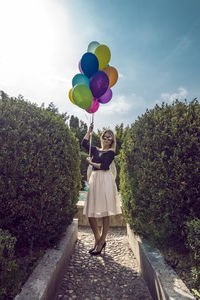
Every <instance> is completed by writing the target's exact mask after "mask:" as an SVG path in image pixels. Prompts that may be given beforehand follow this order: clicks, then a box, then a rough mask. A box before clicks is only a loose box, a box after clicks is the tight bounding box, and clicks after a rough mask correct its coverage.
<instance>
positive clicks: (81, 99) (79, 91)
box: [72, 84, 93, 109]
mask: <svg viewBox="0 0 200 300" xmlns="http://www.w3.org/2000/svg"><path fill="white" fill-rule="evenodd" d="M72 98H73V100H74V102H75V104H76V105H77V106H79V107H81V108H83V109H90V107H91V106H92V101H93V95H92V92H91V90H90V88H89V87H88V86H86V85H84V84H77V85H75V87H74V88H73V90H72Z"/></svg>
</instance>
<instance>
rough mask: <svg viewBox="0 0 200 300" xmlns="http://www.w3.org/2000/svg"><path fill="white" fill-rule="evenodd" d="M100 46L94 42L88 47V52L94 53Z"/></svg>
mask: <svg viewBox="0 0 200 300" xmlns="http://www.w3.org/2000/svg"><path fill="white" fill-rule="evenodd" d="M99 45H100V44H99V43H98V42H96V41H93V42H91V43H89V45H88V49H87V52H92V53H94V51H95V49H96V48H97V47H98V46H99Z"/></svg>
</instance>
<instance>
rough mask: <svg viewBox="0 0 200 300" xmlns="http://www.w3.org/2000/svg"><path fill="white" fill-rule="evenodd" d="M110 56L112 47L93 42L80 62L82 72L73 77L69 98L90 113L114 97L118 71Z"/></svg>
mask: <svg viewBox="0 0 200 300" xmlns="http://www.w3.org/2000/svg"><path fill="white" fill-rule="evenodd" d="M110 57H111V53H110V49H109V48H108V47H107V46H106V45H103V44H99V43H98V42H96V41H93V42H91V43H90V44H89V45H88V49H87V52H86V53H85V54H83V56H82V58H81V60H80V62H79V64H78V67H79V71H80V73H78V74H76V75H75V76H74V77H73V79H72V88H71V89H70V91H69V99H70V101H71V102H72V103H73V104H75V105H77V106H79V107H81V108H83V109H85V110H86V111H87V112H88V113H95V112H96V111H97V110H98V109H99V104H100V103H101V104H105V103H108V102H109V101H110V100H111V99H112V90H111V87H112V86H113V85H114V84H115V83H116V82H117V80H118V72H117V70H116V69H115V68H114V67H112V66H110V65H109V61H110Z"/></svg>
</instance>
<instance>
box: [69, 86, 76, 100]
mask: <svg viewBox="0 0 200 300" xmlns="http://www.w3.org/2000/svg"><path fill="white" fill-rule="evenodd" d="M72 90H73V88H72V89H71V90H70V91H69V100H70V101H71V102H72V103H73V104H76V103H75V102H74V100H73V98H72Z"/></svg>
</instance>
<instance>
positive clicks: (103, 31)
mask: <svg viewBox="0 0 200 300" xmlns="http://www.w3.org/2000/svg"><path fill="white" fill-rule="evenodd" d="M0 12H1V17H0V37H1V42H0V90H3V91H4V92H5V93H7V94H8V95H9V96H10V97H11V96H12V97H18V95H22V96H23V97H24V99H25V100H28V101H30V102H31V103H36V104H37V105H38V106H40V105H41V104H42V103H44V105H45V107H47V106H48V105H49V103H50V102H53V103H54V104H55V106H56V107H57V108H58V109H59V112H60V113H63V112H67V114H68V115H74V116H77V117H78V118H79V119H80V120H82V121H84V122H85V123H87V124H88V125H89V123H90V121H91V114H89V113H87V112H86V111H85V110H83V109H81V108H80V107H78V106H76V105H74V104H72V103H71V101H70V100H69V97H68V93H69V90H70V89H71V88H72V78H73V77H74V76H75V75H76V74H78V73H79V69H78V63H79V61H80V59H81V57H82V55H83V54H84V53H86V52H87V47H88V44H89V43H90V42H92V41H98V42H99V43H100V44H104V45H106V46H108V47H109V49H110V52H111V60H110V62H109V64H110V65H111V66H114V67H115V68H116V69H117V71H118V74H119V78H118V81H117V83H116V84H115V85H114V86H113V87H112V88H111V89H112V92H113V97H112V99H111V101H110V102H109V103H107V104H102V105H100V107H99V110H98V111H97V112H96V113H95V114H94V125H95V127H94V130H95V129H97V128H98V129H102V128H103V127H109V128H111V129H114V127H115V126H116V125H120V124H121V123H123V124H124V125H125V126H126V125H131V124H132V123H134V122H135V120H137V119H138V117H139V116H141V115H142V114H144V113H145V112H146V110H147V109H151V108H153V107H154V106H155V105H156V104H159V105H160V104H161V103H162V102H165V103H169V104H170V103H172V102H173V100H175V99H179V100H181V101H184V100H185V99H187V100H188V101H191V100H193V99H194V98H197V99H198V100H199V97H200V34H199V32H200V0H151V1H150V0H101V1H95V0H17V1H16V0H0Z"/></svg>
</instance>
